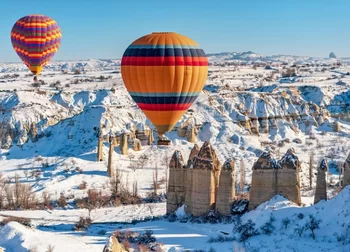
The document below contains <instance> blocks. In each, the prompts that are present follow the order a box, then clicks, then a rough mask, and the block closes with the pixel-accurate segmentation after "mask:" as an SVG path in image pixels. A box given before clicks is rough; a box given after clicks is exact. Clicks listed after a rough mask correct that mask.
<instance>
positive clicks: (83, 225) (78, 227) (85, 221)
mask: <svg viewBox="0 0 350 252" xmlns="http://www.w3.org/2000/svg"><path fill="white" fill-rule="evenodd" d="M90 225H91V219H90V218H84V217H80V219H79V221H78V222H77V223H76V224H75V225H74V230H75V231H82V230H87V229H88V228H89V227H90Z"/></svg>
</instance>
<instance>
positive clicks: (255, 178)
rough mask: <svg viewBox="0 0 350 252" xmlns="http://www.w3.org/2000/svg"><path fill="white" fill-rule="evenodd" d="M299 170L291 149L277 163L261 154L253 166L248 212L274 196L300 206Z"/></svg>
mask: <svg viewBox="0 0 350 252" xmlns="http://www.w3.org/2000/svg"><path fill="white" fill-rule="evenodd" d="M300 169H301V163H300V161H299V159H298V157H297V156H296V155H295V151H294V150H293V149H289V150H288V151H287V153H286V154H285V155H284V156H283V157H282V159H281V160H280V161H279V162H276V160H275V159H274V158H273V157H272V155H271V153H269V152H265V153H263V154H262V155H261V156H260V157H259V159H258V160H257V161H256V162H255V164H254V166H253V175H252V183H251V188H250V199H249V210H251V209H254V208H256V207H257V206H258V205H260V204H261V203H263V202H265V201H267V200H269V199H271V198H272V197H273V196H275V195H276V194H280V195H282V196H284V197H286V198H288V199H289V200H291V201H293V202H295V203H296V204H298V205H300V204H301V198H300V178H299V171H300Z"/></svg>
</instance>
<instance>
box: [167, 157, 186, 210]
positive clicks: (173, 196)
mask: <svg viewBox="0 0 350 252" xmlns="http://www.w3.org/2000/svg"><path fill="white" fill-rule="evenodd" d="M184 165H185V163H184V159H183V157H182V155H181V153H180V152H179V151H175V152H174V154H173V156H172V157H171V160H170V164H169V182H168V195H167V196H168V199H167V213H171V212H174V211H175V210H177V209H178V208H179V207H180V206H181V205H182V204H184V203H185V169H184Z"/></svg>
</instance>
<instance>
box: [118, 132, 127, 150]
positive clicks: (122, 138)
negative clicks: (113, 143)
mask: <svg viewBox="0 0 350 252" xmlns="http://www.w3.org/2000/svg"><path fill="white" fill-rule="evenodd" d="M119 148H120V153H121V154H122V155H128V136H127V135H126V134H125V133H124V134H122V135H121V136H120V145H119Z"/></svg>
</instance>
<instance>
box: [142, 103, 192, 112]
mask: <svg viewBox="0 0 350 252" xmlns="http://www.w3.org/2000/svg"><path fill="white" fill-rule="evenodd" d="M191 105H192V103H185V104H146V103H137V106H139V108H140V109H142V110H150V111H171V110H187V109H188V108H189V107H191Z"/></svg>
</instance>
